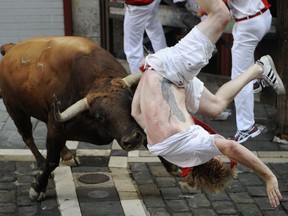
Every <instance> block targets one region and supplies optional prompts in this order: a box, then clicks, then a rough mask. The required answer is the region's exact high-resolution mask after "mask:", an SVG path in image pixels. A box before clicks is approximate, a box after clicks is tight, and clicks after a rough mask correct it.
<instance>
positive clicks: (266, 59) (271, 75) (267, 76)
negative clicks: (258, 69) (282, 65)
mask: <svg viewBox="0 0 288 216" xmlns="http://www.w3.org/2000/svg"><path fill="white" fill-rule="evenodd" d="M256 63H258V64H259V65H261V66H262V67H263V75H262V79H263V80H264V81H265V82H266V83H267V84H269V85H270V86H272V87H273V88H274V89H275V91H276V93H277V94H279V95H280V94H285V88H284V85H283V82H282V80H281V78H280V76H279V75H278V73H277V70H276V68H275V65H274V62H273V60H272V58H271V57H270V56H269V55H266V56H262V57H261V58H260V60H258V61H256Z"/></svg>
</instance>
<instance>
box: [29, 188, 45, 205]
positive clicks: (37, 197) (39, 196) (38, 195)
mask: <svg viewBox="0 0 288 216" xmlns="http://www.w3.org/2000/svg"><path fill="white" fill-rule="evenodd" d="M29 197H30V199H31V201H33V202H36V201H38V202H41V201H43V200H45V193H44V192H36V191H35V190H34V188H33V187H31V188H30V191H29Z"/></svg>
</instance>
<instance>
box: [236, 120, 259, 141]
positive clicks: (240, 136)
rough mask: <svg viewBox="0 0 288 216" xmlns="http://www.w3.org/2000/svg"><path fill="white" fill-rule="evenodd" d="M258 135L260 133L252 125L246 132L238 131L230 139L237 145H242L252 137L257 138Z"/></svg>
mask: <svg viewBox="0 0 288 216" xmlns="http://www.w3.org/2000/svg"><path fill="white" fill-rule="evenodd" d="M260 133H261V131H260V130H259V129H258V127H257V126H256V125H255V124H254V125H253V126H252V127H251V128H249V129H248V130H242V131H241V130H238V131H237V132H236V134H235V136H234V137H233V138H232V139H233V140H235V141H236V142H238V143H243V142H245V141H247V140H248V139H249V138H254V137H256V136H258V135H259V134H260Z"/></svg>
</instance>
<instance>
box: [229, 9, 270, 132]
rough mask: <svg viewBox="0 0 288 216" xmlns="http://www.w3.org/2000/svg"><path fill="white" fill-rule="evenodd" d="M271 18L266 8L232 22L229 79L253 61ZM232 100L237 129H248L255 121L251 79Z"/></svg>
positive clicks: (237, 74)
mask: <svg viewBox="0 0 288 216" xmlns="http://www.w3.org/2000/svg"><path fill="white" fill-rule="evenodd" d="M271 20H272V16H271V14H270V11H269V10H267V11H266V12H265V13H263V14H262V15H259V16H257V17H254V18H252V19H247V20H244V21H240V22H235V23H234V26H233V30H232V34H233V38H234V41H233V47H232V72H231V79H234V78H235V77H237V76H239V75H240V74H241V73H243V72H244V71H246V70H247V69H248V68H249V67H250V66H252V65H253V64H254V63H255V59H254V52H255V49H256V47H257V45H258V43H259V42H260V41H261V40H262V38H263V37H264V35H265V34H266V33H267V32H268V31H269V30H270V27H271ZM234 102H235V108H236V124H237V130H247V129H249V128H250V127H251V126H252V125H253V124H254V123H255V121H254V93H253V81H252V82H250V83H249V84H247V85H246V86H245V87H244V88H243V89H242V90H241V91H240V92H239V94H238V95H237V96H236V97H235V99H234Z"/></svg>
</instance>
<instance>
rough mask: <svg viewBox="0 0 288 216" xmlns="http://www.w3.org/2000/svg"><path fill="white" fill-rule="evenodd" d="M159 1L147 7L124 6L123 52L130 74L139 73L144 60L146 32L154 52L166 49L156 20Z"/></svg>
mask: <svg viewBox="0 0 288 216" xmlns="http://www.w3.org/2000/svg"><path fill="white" fill-rule="evenodd" d="M160 2H161V0H154V2H152V3H151V4H149V5H141V6H136V5H125V16H124V52H125V55H126V58H127V61H128V64H129V68H130V71H131V73H136V72H138V71H139V66H140V64H141V61H142V60H143V58H144V51H143V34H144V31H146V34H147V35H148V37H149V39H150V41H151V43H152V47H153V49H154V51H155V52H156V51H158V50H160V49H163V48H165V47H167V44H166V39H165V34H164V31H163V27H162V24H161V23H160V21H159V20H158V17H157V13H158V6H159V4H160Z"/></svg>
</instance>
